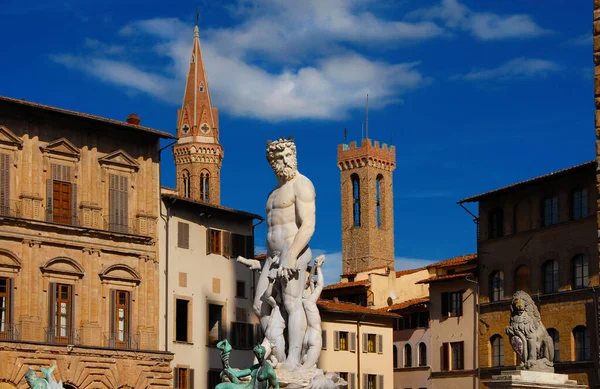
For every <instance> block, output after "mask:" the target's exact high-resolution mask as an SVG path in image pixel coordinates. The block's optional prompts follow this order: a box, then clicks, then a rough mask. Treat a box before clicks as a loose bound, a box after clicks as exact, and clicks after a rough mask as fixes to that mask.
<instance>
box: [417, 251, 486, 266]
mask: <svg viewBox="0 0 600 389" xmlns="http://www.w3.org/2000/svg"><path fill="white" fill-rule="evenodd" d="M476 260H477V254H466V255H460V256H458V257H454V258H450V259H446V260H444V261H440V262H436V263H432V264H431V265H428V266H427V269H431V268H434V267H437V268H440V267H452V266H460V265H466V264H468V263H471V262H475V261H476Z"/></svg>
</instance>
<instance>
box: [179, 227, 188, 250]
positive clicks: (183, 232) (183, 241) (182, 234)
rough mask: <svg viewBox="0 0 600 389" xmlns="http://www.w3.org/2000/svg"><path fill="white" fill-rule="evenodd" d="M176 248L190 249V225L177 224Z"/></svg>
mask: <svg viewBox="0 0 600 389" xmlns="http://www.w3.org/2000/svg"><path fill="white" fill-rule="evenodd" d="M177 247H179V248H182V249H189V248H190V225H189V224H188V223H182V222H177Z"/></svg>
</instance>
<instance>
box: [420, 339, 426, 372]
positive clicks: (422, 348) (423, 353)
mask: <svg viewBox="0 0 600 389" xmlns="http://www.w3.org/2000/svg"><path fill="white" fill-rule="evenodd" d="M419 366H427V345H425V343H423V342H421V343H419Z"/></svg>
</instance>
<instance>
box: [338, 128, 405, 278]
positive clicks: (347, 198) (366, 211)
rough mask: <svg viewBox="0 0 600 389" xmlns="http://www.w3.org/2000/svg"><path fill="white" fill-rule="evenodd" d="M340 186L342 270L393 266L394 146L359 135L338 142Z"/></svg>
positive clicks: (346, 273)
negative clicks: (358, 139) (355, 139)
mask: <svg viewBox="0 0 600 389" xmlns="http://www.w3.org/2000/svg"><path fill="white" fill-rule="evenodd" d="M338 167H339V168H340V171H341V190H342V272H343V274H344V275H351V274H355V273H358V272H361V271H365V270H369V269H373V268H377V267H381V266H388V267H389V268H390V269H391V270H393V269H394V204H393V190H392V189H393V185H392V172H393V171H394V169H395V168H396V148H395V147H394V146H388V145H386V144H385V143H384V144H383V145H381V146H380V145H379V142H375V143H374V144H372V143H371V139H363V140H362V143H361V145H360V146H357V145H356V142H351V143H350V144H349V145H348V144H342V145H338Z"/></svg>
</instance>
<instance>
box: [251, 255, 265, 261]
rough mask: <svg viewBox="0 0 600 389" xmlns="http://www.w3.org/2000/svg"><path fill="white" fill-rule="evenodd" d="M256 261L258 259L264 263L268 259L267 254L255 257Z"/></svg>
mask: <svg viewBox="0 0 600 389" xmlns="http://www.w3.org/2000/svg"><path fill="white" fill-rule="evenodd" d="M254 259H258V260H259V261H264V260H265V259H267V253H263V254H257V255H255V256H254Z"/></svg>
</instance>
